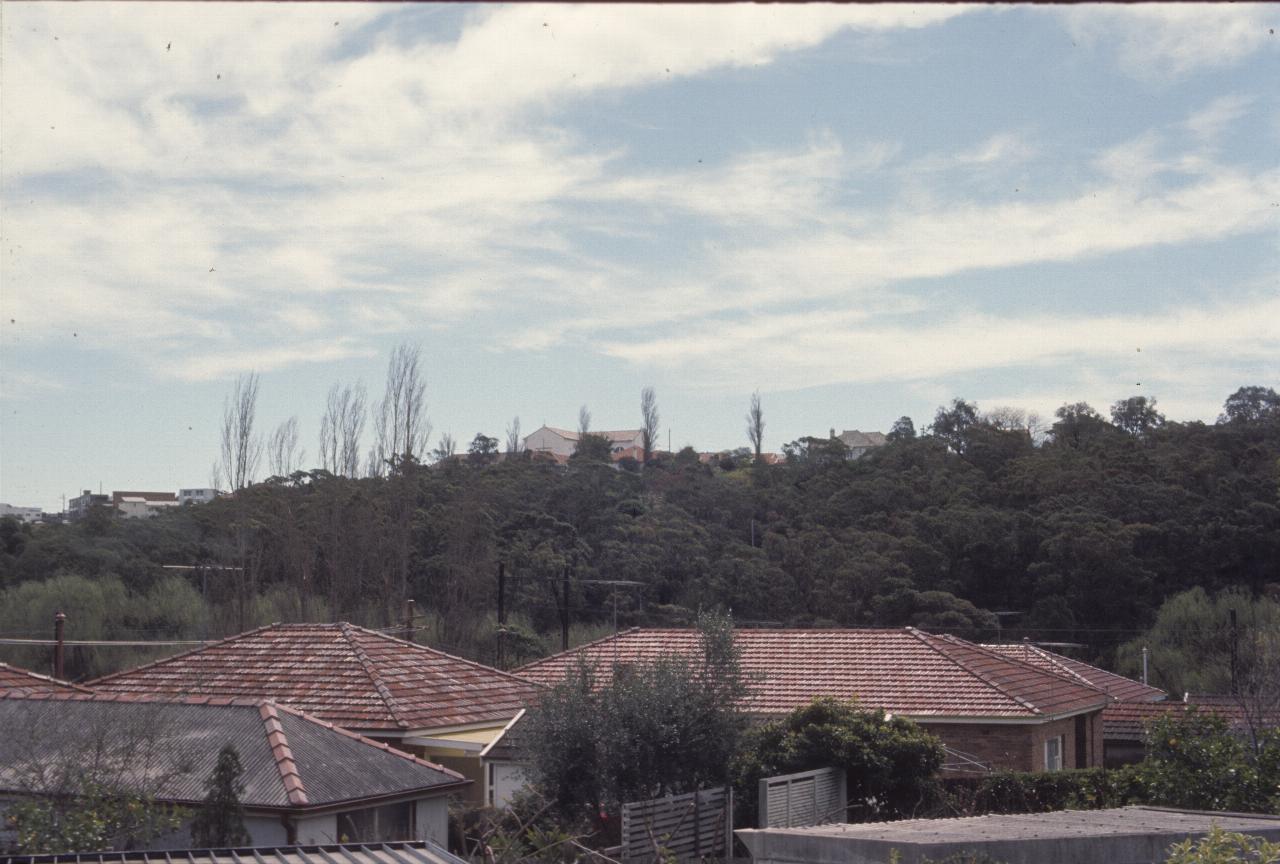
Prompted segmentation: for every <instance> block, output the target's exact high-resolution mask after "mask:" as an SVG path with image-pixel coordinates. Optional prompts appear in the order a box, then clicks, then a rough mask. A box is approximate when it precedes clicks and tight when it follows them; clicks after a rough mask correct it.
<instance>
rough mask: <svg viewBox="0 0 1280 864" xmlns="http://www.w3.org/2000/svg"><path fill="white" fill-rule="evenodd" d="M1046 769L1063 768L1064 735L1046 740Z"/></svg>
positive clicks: (1055, 769)
mask: <svg viewBox="0 0 1280 864" xmlns="http://www.w3.org/2000/svg"><path fill="white" fill-rule="evenodd" d="M1044 770H1046V771H1061V770H1062V736H1061V735H1058V736H1056V737H1053V738H1050V739H1049V740H1048V741H1046V742H1044Z"/></svg>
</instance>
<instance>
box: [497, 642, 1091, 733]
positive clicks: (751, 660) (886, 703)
mask: <svg viewBox="0 0 1280 864" xmlns="http://www.w3.org/2000/svg"><path fill="white" fill-rule="evenodd" d="M699 639H700V636H699V633H698V631H696V630H692V629H643V628H634V629H631V630H627V631H624V632H622V633H619V634H618V635H616V636H611V637H608V638H605V639H600V640H598V641H596V642H592V643H589V644H587V645H583V646H581V647H579V648H576V649H574V650H572V651H567V652H564V653H561V654H556V655H554V656H552V657H548V658H545V659H543V660H537V661H535V662H533V663H530V664H528V665H526V666H523V667H521V668H520V669H518V670H516V671H517V673H518V674H520V675H521V676H523V677H525V678H528V679H530V680H532V681H537V682H540V683H543V684H554V683H556V682H558V681H561V680H563V679H564V678H565V676H566V675H568V674H569V672H570V671H571V670H572V669H574V668H575V667H576V666H577V664H578V662H579V659H580V658H582V659H584V660H585V661H586V662H587V664H588V665H589V666H590V667H592V668H593V669H594V670H595V674H596V677H597V681H599V682H600V683H604V682H607V681H608V680H609V679H610V678H611V677H612V669H613V666H614V664H616V663H644V662H652V661H653V660H656V659H657V658H659V657H662V656H664V655H671V654H682V655H690V654H693V653H696V652H697V651H698V649H699ZM735 640H736V643H737V646H738V649H739V651H740V653H741V663H742V669H743V672H744V673H745V675H746V677H747V679H748V681H747V690H748V695H747V697H746V699H745V702H744V704H743V708H744V709H745V710H747V711H750V712H752V713H758V714H783V713H786V712H788V711H791V710H793V709H795V708H798V707H800V706H802V705H805V704H807V703H808V702H810V701H811V700H812V699H814V698H815V697H819V696H832V697H836V698H839V699H856V700H857V701H858V702H859V703H860V704H862V705H863V706H864V707H868V708H881V709H884V710H885V711H887V712H891V713H894V714H899V715H902V716H906V717H913V718H918V719H927V718H938V719H944V720H945V719H951V720H957V719H960V718H991V719H1003V720H1018V719H1021V720H1026V721H1037V720H1044V719H1047V718H1050V717H1056V716H1061V715H1063V714H1071V713H1076V712H1081V711H1088V710H1092V709H1098V708H1101V707H1103V706H1104V705H1106V704H1108V703H1109V702H1111V701H1112V700H1111V697H1109V696H1108V695H1107V694H1106V693H1104V692H1102V691H1101V690H1100V689H1098V688H1096V687H1093V686H1090V685H1089V684H1087V683H1084V682H1082V681H1080V680H1078V678H1076V677H1069V676H1066V675H1062V674H1058V673H1055V672H1052V671H1048V670H1046V669H1044V668H1041V667H1040V666H1037V665H1032V664H1030V663H1025V662H1022V661H1021V660H1018V659H1016V658H1012V657H1007V656H1005V655H1004V654H1001V653H999V652H996V651H991V650H988V649H986V648H983V647H982V646H980V645H975V644H974V643H972V642H966V641H965V640H963V639H958V638H956V637H954V636H935V635H932V634H929V633H925V632H923V631H920V630H916V629H915V628H912V627H907V628H900V629H892V630H873V629H867V630H767V629H766V630H754V629H753V630H739V631H737V632H736V634H735Z"/></svg>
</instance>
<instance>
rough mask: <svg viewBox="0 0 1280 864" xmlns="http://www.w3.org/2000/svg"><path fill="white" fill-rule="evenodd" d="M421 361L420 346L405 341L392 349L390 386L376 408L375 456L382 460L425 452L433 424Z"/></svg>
mask: <svg viewBox="0 0 1280 864" xmlns="http://www.w3.org/2000/svg"><path fill="white" fill-rule="evenodd" d="M421 362H422V348H421V346H418V345H409V344H408V343H404V344H401V345H397V346H396V349H395V350H394V351H392V352H391V362H390V363H388V364H387V388H386V391H385V392H384V394H383V397H382V401H381V402H379V403H378V405H377V408H376V409H375V410H374V433H375V439H376V440H375V442H374V449H373V458H375V459H377V460H378V461H379V462H383V463H387V462H390V463H393V464H397V465H406V464H409V463H412V462H413V461H414V460H416V459H421V458H422V457H423V456H424V455H425V454H426V451H427V439H428V438H430V437H431V424H430V423H429V422H428V421H427V400H426V392H427V384H426V382H425V381H424V380H423V379H422V370H421Z"/></svg>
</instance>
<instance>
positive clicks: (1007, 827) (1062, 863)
mask: <svg viewBox="0 0 1280 864" xmlns="http://www.w3.org/2000/svg"><path fill="white" fill-rule="evenodd" d="M1214 825H1217V826H1219V827H1221V828H1223V829H1224V830H1227V831H1238V832H1241V833H1244V834H1251V835H1254V836H1258V837H1263V838H1265V839H1267V840H1270V841H1272V842H1277V841H1280V816H1263V815H1256V814H1248V813H1207V812H1202V811H1193V810H1174V809H1169V808H1162V807H1120V808H1116V809H1113V810H1060V811H1057V812H1053V813H1037V814H1023V815H1016V816H973V817H965V818H959V819H909V820H905V821H902V822H873V823H865V824H858V825H817V826H813V827H810V828H768V829H744V830H741V831H738V832H736V833H737V836H738V838H739V839H740V840H742V842H743V844H744V845H745V846H746V847H747V849H748V850H749V851H750V852H751V857H752V858H753V859H754V862H755V864H883V862H887V861H889V860H890V856H891V854H892V853H893V852H894V851H895V850H896V852H897V854H898V856H899V858H898V859H897V860H898V861H900V862H901V864H922V862H924V861H925V860H926V859H933V860H939V859H942V858H946V857H947V856H949V855H955V854H959V853H966V852H968V853H983V854H986V855H988V856H990V857H991V858H992V859H993V860H995V861H1000V862H1004V864H1096V862H1108V864H1151V862H1159V861H1163V860H1165V852H1166V851H1167V850H1168V848H1169V846H1171V845H1172V844H1174V843H1177V842H1179V841H1181V840H1185V839H1187V838H1188V837H1202V836H1204V835H1206V834H1208V833H1209V830H1210V828H1212V826H1214Z"/></svg>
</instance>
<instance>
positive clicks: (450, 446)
mask: <svg viewBox="0 0 1280 864" xmlns="http://www.w3.org/2000/svg"><path fill="white" fill-rule="evenodd" d="M457 452H458V442H457V441H455V440H453V435H451V434H449V433H448V432H446V433H444V434H443V435H441V436H440V443H439V444H437V445H436V449H434V450H432V451H431V455H432V456H434V457H435V460H436V461H437V462H443V461H444V460H446V459H452V458H453V454H455V453H457Z"/></svg>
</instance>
